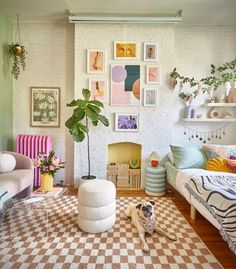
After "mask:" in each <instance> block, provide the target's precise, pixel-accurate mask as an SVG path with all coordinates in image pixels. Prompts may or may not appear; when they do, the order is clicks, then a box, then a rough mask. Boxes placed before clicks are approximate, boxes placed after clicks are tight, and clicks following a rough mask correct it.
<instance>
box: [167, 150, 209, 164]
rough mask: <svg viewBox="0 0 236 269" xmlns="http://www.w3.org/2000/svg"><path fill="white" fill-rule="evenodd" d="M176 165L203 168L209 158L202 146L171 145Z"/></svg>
mask: <svg viewBox="0 0 236 269" xmlns="http://www.w3.org/2000/svg"><path fill="white" fill-rule="evenodd" d="M170 148H171V152H172V154H173V158H174V164H175V167H176V168H178V169H187V168H203V167H204V165H205V163H206V161H207V158H206V155H205V153H204V152H203V150H202V149H201V148H198V147H179V146H173V145H171V146H170Z"/></svg>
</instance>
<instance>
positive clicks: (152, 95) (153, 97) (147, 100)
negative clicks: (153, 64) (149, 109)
mask: <svg viewBox="0 0 236 269" xmlns="http://www.w3.org/2000/svg"><path fill="white" fill-rule="evenodd" d="M143 105H144V106H156V105H157V90H156V89H154V88H144V89H143Z"/></svg>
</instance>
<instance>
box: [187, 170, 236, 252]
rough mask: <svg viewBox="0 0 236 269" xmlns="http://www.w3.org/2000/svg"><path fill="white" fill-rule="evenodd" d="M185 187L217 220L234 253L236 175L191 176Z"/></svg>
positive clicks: (235, 234) (235, 241)
mask: <svg viewBox="0 0 236 269" xmlns="http://www.w3.org/2000/svg"><path fill="white" fill-rule="evenodd" d="M185 187H186V188H187V190H188V191H189V192H190V194H191V195H193V197H194V198H195V199H197V200H198V201H199V202H200V203H202V204H203V205H204V206H205V207H206V208H207V209H208V210H209V212H210V213H211V214H212V216H213V217H214V218H215V219H216V220H217V221H218V222H219V224H220V225H221V228H220V234H221V235H222V237H223V238H224V240H225V241H226V242H227V243H228V245H229V247H230V249H231V250H232V251H233V252H234V254H236V175H232V176H231V175H214V176H206V175H205V176H198V177H192V178H191V179H190V181H189V182H188V183H186V185H185Z"/></svg>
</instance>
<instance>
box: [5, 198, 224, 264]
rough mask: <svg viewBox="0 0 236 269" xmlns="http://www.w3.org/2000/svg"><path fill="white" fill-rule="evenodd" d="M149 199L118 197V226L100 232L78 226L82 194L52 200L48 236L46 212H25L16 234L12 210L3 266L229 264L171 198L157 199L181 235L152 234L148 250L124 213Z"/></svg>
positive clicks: (165, 219) (161, 215) (161, 217)
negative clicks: (12, 230)
mask: <svg viewBox="0 0 236 269" xmlns="http://www.w3.org/2000/svg"><path fill="white" fill-rule="evenodd" d="M145 199H147V198H118V199H117V216H116V223H115V226H114V227H113V229H111V230H110V231H108V232H104V233H100V234H87V233H85V232H82V231H81V230H80V229H79V228H78V226H77V197H73V196H64V197H61V198H58V199H55V200H53V199H52V200H50V201H49V207H48V208H49V209H48V210H49V215H48V221H49V229H48V237H46V236H45V218H44V217H45V216H43V215H41V216H35V217H32V216H31V217H25V218H24V221H25V222H27V225H26V226H24V227H25V229H24V230H18V229H17V227H16V229H15V231H16V232H19V236H18V237H17V238H16V237H15V238H11V236H10V228H9V224H10V223H9V216H7V217H6V218H5V220H4V221H3V223H2V225H1V233H0V235H1V242H0V268H1V269H9V268H14V269H16V268H22V269H23V268H24V269H25V268H30V269H31V268H39V269H41V268H42V269H48V268H55V269H60V268H64V269H66V268H71V269H99V268H102V269H118V268H121V269H126V268H127V269H128V268H129V269H131V268H132V269H143V268H147V269H151V268H155V269H159V268H160V269H169V268H173V269H177V268H181V269H194V268H196V269H201V268H204V269H210V268H213V269H218V268H220V269H222V268H223V267H222V266H221V265H220V264H219V263H218V261H217V260H216V258H215V257H214V256H213V255H212V254H211V252H210V251H209V250H208V249H207V247H206V245H205V244H204V243H203V242H202V241H201V239H200V238H199V237H198V235H197V234H196V233H195V232H194V231H193V229H192V228H191V227H190V225H189V224H188V223H187V221H186V220H185V218H184V217H183V216H182V215H181V213H180V212H179V211H178V209H177V208H176V206H175V205H174V203H173V202H172V201H171V200H170V199H168V198H152V200H155V202H156V205H155V210H156V215H157V219H158V223H159V226H160V227H161V228H162V229H164V230H168V231H169V233H173V234H175V235H176V236H177V241H175V242H173V241H171V240H169V239H167V238H165V237H163V236H160V235H157V234H154V235H152V236H150V235H147V237H146V238H147V242H148V245H149V248H150V253H148V254H147V253H144V252H143V251H142V249H141V245H140V241H139V238H138V233H137V230H136V228H135V227H133V226H132V224H131V221H130V220H125V219H124V210H125V208H126V206H127V205H128V204H129V203H130V202H132V203H137V202H140V201H143V200H145ZM30 214H31V213H30ZM13 217H14V216H13ZM40 218H41V219H40ZM22 231H23V232H22Z"/></svg>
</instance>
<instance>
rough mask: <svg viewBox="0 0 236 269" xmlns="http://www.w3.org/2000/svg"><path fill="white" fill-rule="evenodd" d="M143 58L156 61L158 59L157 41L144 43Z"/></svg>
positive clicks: (147, 60)
mask: <svg viewBox="0 0 236 269" xmlns="http://www.w3.org/2000/svg"><path fill="white" fill-rule="evenodd" d="M143 52H144V55H143V60H144V61H146V62H155V61H156V60H157V46H156V43H144V48H143Z"/></svg>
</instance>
